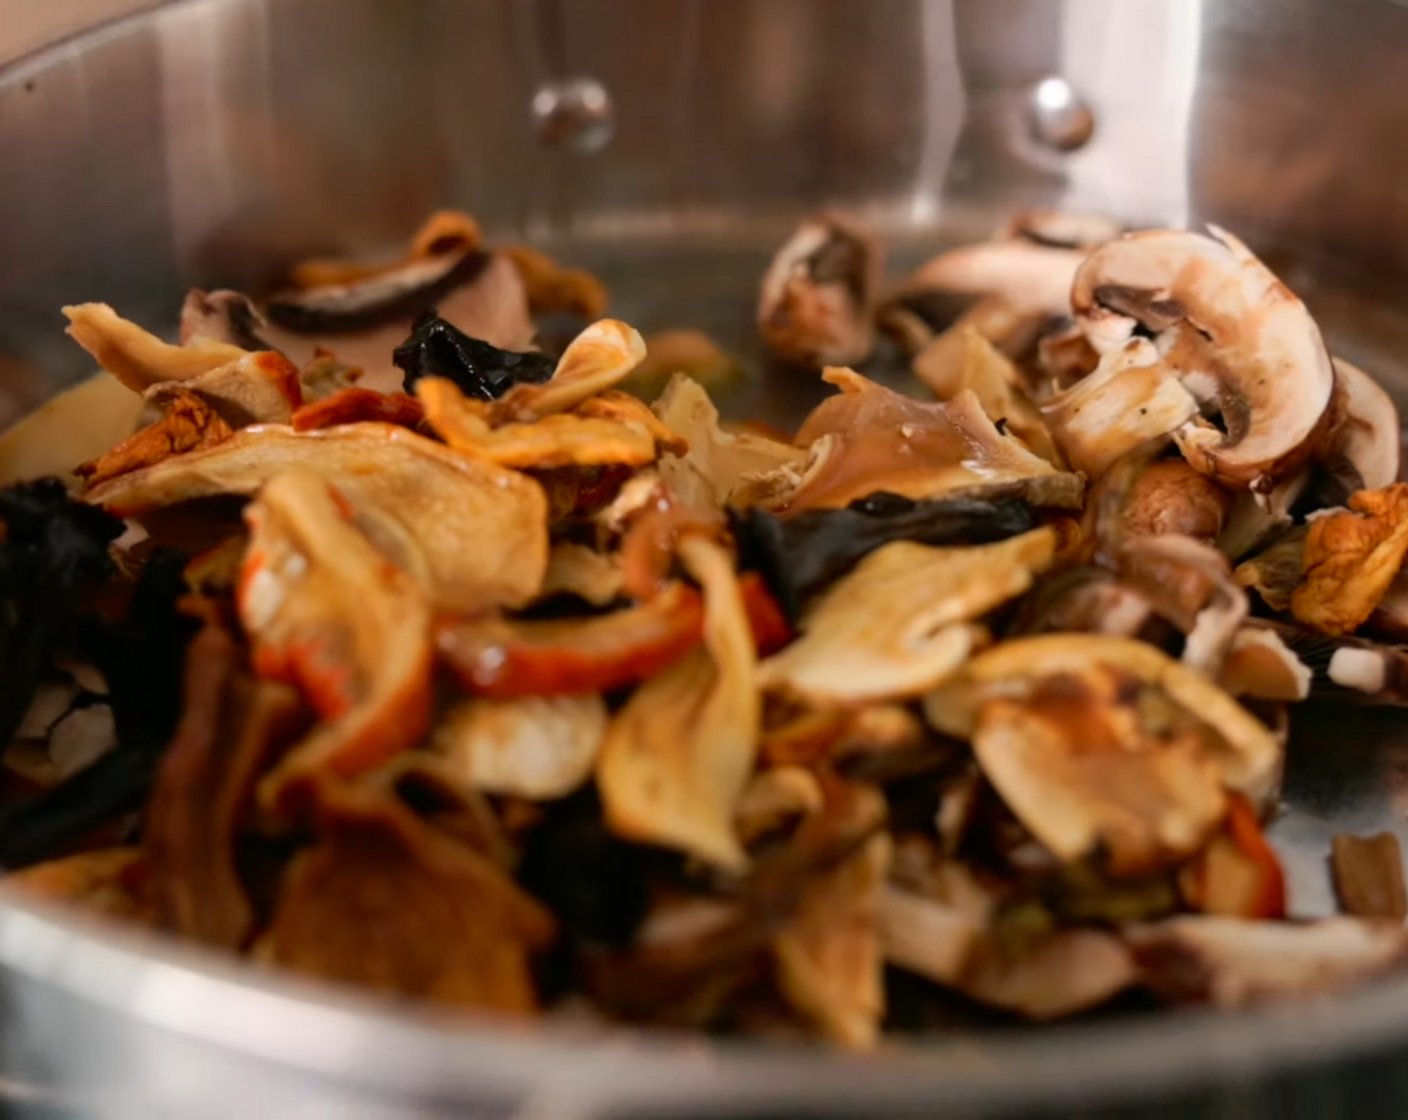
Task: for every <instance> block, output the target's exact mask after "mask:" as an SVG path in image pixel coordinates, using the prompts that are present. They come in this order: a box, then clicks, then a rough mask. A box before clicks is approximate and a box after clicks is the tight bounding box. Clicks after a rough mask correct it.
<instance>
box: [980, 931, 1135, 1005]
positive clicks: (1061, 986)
mask: <svg viewBox="0 0 1408 1120" xmlns="http://www.w3.org/2000/svg"><path fill="white" fill-rule="evenodd" d="M984 948H985V949H986V951H985V952H980V953H979V954H978V959H977V961H976V962H975V964H974V965H973V966H972V968H971V969H970V971H969V973H968V975H967V976H966V977H965V978H964V982H963V984H962V988H961V990H962V991H963V993H964V994H965V995H967V996H968V997H969V998H970V999H975V1000H977V1001H978V1002H980V1003H985V1004H987V1005H988V1006H990V1007H998V1008H1001V1009H1003V1010H1004V1011H1011V1012H1014V1013H1015V1014H1018V1015H1021V1016H1022V1017H1023V1018H1025V1019H1030V1020H1033V1021H1036V1022H1046V1021H1049V1020H1052V1019H1060V1018H1064V1017H1065V1016H1067V1015H1074V1014H1076V1013H1077V1012H1080V1011H1086V1010H1089V1009H1090V1008H1092V1007H1098V1006H1099V1005H1100V1004H1102V1003H1105V1002H1106V1001H1107V1000H1109V999H1112V998H1113V997H1114V996H1117V995H1118V994H1119V993H1120V992H1122V991H1124V990H1125V989H1126V988H1129V987H1131V986H1133V985H1134V984H1136V983H1137V982H1138V980H1139V970H1138V968H1137V967H1136V966H1135V963H1134V959H1133V956H1132V955H1131V953H1130V952H1129V950H1128V949H1127V948H1126V947H1125V946H1124V945H1123V944H1122V943H1121V941H1120V939H1119V938H1118V937H1116V936H1115V935H1114V934H1112V933H1107V932H1105V931H1104V930H1099V929H1065V930H1058V931H1057V932H1055V933H1053V934H1052V935H1051V936H1050V937H1046V938H1041V939H1039V940H1037V941H1036V943H1035V944H1033V945H1031V946H1030V947H1027V948H1026V949H1025V951H1023V952H1020V953H1018V954H1017V955H1016V956H1015V957H1011V956H1008V955H1005V954H1004V953H1003V952H1002V951H1001V950H1000V949H997V948H995V947H992V946H984Z"/></svg>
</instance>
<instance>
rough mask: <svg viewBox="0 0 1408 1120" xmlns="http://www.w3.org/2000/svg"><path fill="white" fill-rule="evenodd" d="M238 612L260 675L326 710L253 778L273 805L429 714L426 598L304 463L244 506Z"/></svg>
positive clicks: (390, 748)
mask: <svg viewBox="0 0 1408 1120" xmlns="http://www.w3.org/2000/svg"><path fill="white" fill-rule="evenodd" d="M245 519H246V521H248V522H249V526H250V544H249V551H248V553H247V554H246V556H245V562H244V568H243V571H242V573H241V576H240V587H239V594H238V607H239V615H240V622H241V623H242V624H243V626H244V629H245V632H246V633H247V634H248V635H249V638H250V641H251V644H252V645H253V649H254V653H253V659H254V667H255V670H256V672H258V673H259V675H261V676H264V677H268V678H270V679H273V680H280V681H285V682H287V683H289V684H293V685H295V686H297V687H298V689H299V690H300V691H301V692H302V693H303V694H304V696H305V697H306V698H307V700H308V702H309V703H310V704H311V705H312V707H313V708H315V709H316V710H317V712H318V714H319V715H320V716H321V717H322V722H321V723H320V724H319V725H318V726H317V727H315V728H314V729H313V731H312V732H311V733H310V734H309V735H308V736H307V737H305V738H304V739H303V740H301V741H300V742H299V743H298V744H297V745H296V746H295V747H294V748H293V749H292V750H291V751H290V752H289V753H288V754H287V755H285V756H284V757H283V759H282V760H281V761H280V762H279V764H278V765H277V766H276V767H275V768H274V769H273V770H272V771H271V772H270V773H269V774H268V775H267V776H266V777H265V778H264V779H263V781H262V783H261V784H260V790H259V797H260V801H261V804H262V805H264V806H265V807H266V808H268V809H271V810H273V811H275V812H276V813H279V812H283V811H289V810H292V809H295V808H300V807H302V799H304V798H306V796H307V795H308V794H309V793H312V794H314V795H315V796H316V795H317V794H318V792H319V791H320V790H321V789H322V787H324V786H325V785H326V784H327V783H328V782H329V781H336V780H339V779H348V778H354V777H357V776H359V775H362V774H366V773H368V772H370V771H372V770H374V769H376V767H377V766H379V765H380V764H381V763H383V762H385V761H386V760H387V759H389V758H392V757H394V756H395V755H397V754H399V753H400V752H402V751H404V750H407V749H409V748H410V747H412V746H414V745H415V744H416V743H417V742H418V741H419V740H420V738H421V736H422V735H423V734H425V732H426V730H427V729H428V728H429V725H430V702H431V670H432V664H433V657H432V649H431V641H430V604H429V601H428V600H427V598H426V595H425V592H424V590H423V589H422V588H421V586H420V585H419V583H417V581H416V580H415V579H413V578H412V577H411V576H409V575H407V574H406V573H405V572H404V571H402V570H401V569H400V568H398V567H396V566H395V565H394V564H392V563H391V562H390V561H389V560H387V558H386V556H385V555H384V554H383V553H382V552H380V551H379V550H378V549H377V548H376V547H375V546H374V545H373V544H372V543H371V541H369V540H368V539H367V538H366V537H365V536H363V535H362V534H361V533H360V532H358V530H357V529H356V528H355V527H354V526H353V524H352V523H351V521H350V520H349V519H348V516H347V513H346V504H345V502H344V501H343V500H342V499H340V498H339V496H338V494H337V492H336V491H335V490H334V489H333V488H332V487H331V486H330V485H329V484H328V483H327V482H326V481H325V480H323V479H322V478H320V477H318V476H317V475H315V474H312V473H310V472H309V471H306V470H296V469H295V470H289V471H286V472H285V473H283V474H280V475H278V476H276V477H275V478H274V479H272V480H271V481H270V482H269V483H268V485H266V486H265V487H264V488H263V490H262V491H261V492H260V494H259V497H258V498H257V499H256V500H255V501H254V502H252V503H251V504H250V506H249V507H248V509H247V510H246V512H245Z"/></svg>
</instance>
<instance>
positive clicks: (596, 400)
mask: <svg viewBox="0 0 1408 1120" xmlns="http://www.w3.org/2000/svg"><path fill="white" fill-rule="evenodd" d="M415 392H416V396H417V397H418V398H419V399H420V401H421V403H422V404H424V405H425V418H426V420H427V421H428V422H429V424H430V426H431V427H432V428H434V429H435V431H436V433H437V434H438V435H439V436H440V437H441V438H442V439H443V440H444V441H445V442H446V443H448V444H449V445H450V446H451V447H453V448H454V449H455V450H456V451H463V452H465V453H466V454H469V455H473V456H475V457H476V458H480V459H485V460H487V461H489V462H491V463H497V464H499V465H500V466H503V467H513V468H518V469H528V468H532V469H537V470H548V469H552V468H556V467H602V466H623V467H643V466H646V465H648V464H650V463H653V462H654V461H655V458H656V456H657V454H658V448H657V439H658V438H659V437H661V436H662V435H663V436H665V437H669V438H672V436H671V433H668V432H664V431H663V430H662V429H661V427H660V425H659V422H658V421H657V420H656V419H655V416H654V414H653V413H651V412H650V410H649V409H647V408H646V407H645V405H643V404H641V402H639V401H637V400H636V399H635V398H634V397H625V398H624V400H625V401H629V402H630V404H625V403H623V401H619V400H615V399H613V398H611V397H607V399H605V400H603V398H602V397H600V396H598V397H593V398H592V399H591V400H590V401H587V402H584V403H583V404H582V405H581V406H579V409H578V411H576V412H559V413H555V414H553V415H550V416H544V417H542V418H541V419H538V420H534V421H532V422H530V423H507V424H501V425H499V426H497V427H495V426H492V425H491V424H490V421H489V417H490V416H491V415H492V406H491V405H489V404H488V403H487V402H481V401H475V400H470V399H469V398H467V397H466V396H465V395H464V393H463V392H461V391H460V389H459V387H458V386H457V385H455V383H454V382H452V381H449V380H447V379H445V378H443V377H422V378H421V379H420V380H418V381H417V382H416V384H415ZM592 406H595V408H593V407H592ZM593 412H595V414H593Z"/></svg>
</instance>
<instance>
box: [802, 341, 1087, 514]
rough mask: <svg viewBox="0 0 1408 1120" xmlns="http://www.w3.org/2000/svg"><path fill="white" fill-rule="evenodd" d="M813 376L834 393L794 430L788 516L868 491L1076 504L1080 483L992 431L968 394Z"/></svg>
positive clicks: (850, 374)
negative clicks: (915, 392)
mask: <svg viewBox="0 0 1408 1120" xmlns="http://www.w3.org/2000/svg"><path fill="white" fill-rule="evenodd" d="M823 380H825V381H827V382H829V383H830V384H832V385H835V386H837V387H838V388H839V389H840V392H839V393H837V394H836V395H834V396H832V397H829V398H827V399H826V400H825V401H823V402H822V403H821V404H820V405H818V406H817V407H816V409H814V410H813V412H812V414H811V415H810V416H809V417H808V418H807V421H806V423H805V424H803V425H802V429H801V431H800V432H799V433H798V435H797V442H798V443H799V444H801V445H803V446H809V447H810V458H809V461H808V463H807V464H806V466H805V467H804V469H803V472H802V475H801V477H800V480H799V482H798V485H797V486H796V488H795V490H793V491H792V492H791V493H790V494H789V495H787V496H786V499H785V507H786V509H787V510H788V511H789V512H800V511H802V510H805V509H840V508H842V507H844V506H847V505H849V504H850V503H851V502H853V501H855V500H856V499H857V498H864V497H868V496H869V495H871V494H874V493H876V492H877V491H886V492H888V493H892V494H899V495H902V496H903V497H906V498H914V499H916V500H917V499H923V498H934V497H938V496H940V495H955V494H959V493H966V494H971V495H973V496H974V497H984V496H996V493H997V492H999V491H1000V492H1001V494H1002V495H1003V496H1010V497H1020V498H1024V499H1025V500H1027V501H1029V502H1030V503H1031V504H1033V505H1040V506H1055V507H1061V508H1072V509H1074V508H1078V507H1079V506H1080V504H1081V500H1082V497H1083V495H1084V491H1085V482H1084V479H1083V478H1082V477H1081V476H1080V475H1077V474H1071V473H1069V472H1065V471H1058V470H1057V469H1056V468H1055V467H1054V466H1052V465H1051V464H1050V463H1048V462H1047V461H1046V460H1045V459H1043V458H1041V456H1039V455H1036V454H1033V453H1032V452H1031V451H1030V450H1028V448H1027V447H1026V446H1025V445H1023V444H1022V443H1021V442H1020V441H1019V440H1017V439H1015V438H1014V437H1013V436H1011V435H1007V434H1004V433H1002V432H1000V431H999V430H998V429H997V427H996V426H995V425H994V424H993V422H992V420H991V419H990V418H989V417H988V415H987V414H986V413H985V412H984V411H983V407H982V405H981V404H980V403H979V401H978V398H977V396H976V395H975V394H974V393H973V392H972V391H970V390H967V389H965V390H961V391H960V392H958V393H957V394H956V395H955V396H954V397H953V399H952V400H950V401H946V402H941V403H940V402H933V401H920V400H915V399H913V398H911V397H906V396H903V395H902V394H900V393H896V392H894V391H892V390H890V389H886V388H884V387H883V386H881V385H877V384H876V383H875V382H874V381H871V380H869V379H868V378H865V377H862V376H861V375H860V374H858V373H855V372H854V371H852V370H847V369H830V370H827V371H826V373H825V375H824V377H823Z"/></svg>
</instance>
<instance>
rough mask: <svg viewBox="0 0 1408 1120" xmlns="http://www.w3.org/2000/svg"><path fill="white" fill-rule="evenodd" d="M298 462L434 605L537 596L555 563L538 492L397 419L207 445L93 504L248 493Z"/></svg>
mask: <svg viewBox="0 0 1408 1120" xmlns="http://www.w3.org/2000/svg"><path fill="white" fill-rule="evenodd" d="M292 468H302V469H305V470H308V471H311V472H313V473H314V474H317V475H318V476H319V477H321V478H323V479H324V480H325V481H327V482H330V483H332V484H334V485H335V486H336V487H337V489H338V493H339V494H341V495H342V496H343V497H344V498H345V499H346V500H347V502H348V503H349V504H350V505H351V507H352V510H353V512H354V514H355V515H356V518H357V523H358V526H359V527H360V528H361V529H362V530H363V531H364V532H366V533H367V535H368V536H369V537H370V538H371V539H372V541H373V542H374V543H375V544H376V545H377V546H378V547H379V548H381V549H382V550H383V551H384V552H385V553H386V554H387V555H388V556H389V557H390V558H391V559H392V560H393V561H395V562H396V563H397V564H399V565H400V566H401V567H403V568H405V569H406V570H407V571H408V572H410V573H411V574H412V575H414V576H415V577H416V578H417V579H419V580H421V581H422V582H423V583H424V585H425V586H426V587H427V589H428V590H429V592H430V595H431V598H432V600H433V602H434V604H435V606H436V608H437V609H439V610H446V611H464V612H471V611H475V610H482V609H483V608H485V607H490V606H498V605H503V606H510V607H520V606H524V605H526V604H527V603H528V602H529V601H530V600H531V599H532V598H533V597H534V596H535V595H536V594H537V593H538V589H539V587H540V586H541V584H542V580H543V573H544V571H545V570H546V568H547V559H548V531H547V499H546V497H545V495H544V494H543V490H542V487H541V486H539V485H538V484H537V483H536V482H534V481H533V480H532V479H530V478H528V477H527V476H526V475H521V474H518V473H517V472H515V471H510V470H505V469H504V468H501V467H498V466H495V465H494V464H492V463H487V462H484V461H483V460H480V459H475V458H471V457H467V456H464V455H460V454H458V453H456V452H454V451H452V450H450V449H449V448H447V447H445V446H444V445H443V444H439V443H436V442H435V441H433V440H429V439H425V438H424V437H422V436H418V435H416V434H415V433H413V432H410V431H408V430H406V429H405V428H401V427H397V426H396V425H392V424H378V423H362V424H346V425H341V426H339V427H335V428H326V429H321V430H317V431H310V432H295V431H293V430H292V429H290V428H285V427H279V426H273V425H271V426H267V427H254V428H246V429H244V430H243V431H239V432H236V433H235V434H234V435H233V436H232V437H231V438H229V439H227V440H225V441H224V442H223V443H221V444H220V445H219V446H217V447H213V448H211V449H209V450H207V451H193V452H189V453H188V454H185V455H180V456H176V457H174V458H171V459H167V460H165V461H164V462H161V463H157V464H156V465H154V466H151V467H146V468H143V469H141V470H136V471H132V472H130V473H128V474H124V475H122V476H120V477H118V478H115V479H113V480H112V481H110V482H107V483H104V484H103V485H101V486H98V487H95V488H94V489H93V490H91V491H89V493H88V494H87V495H86V498H85V500H87V501H88V502H90V503H92V504H94V505H100V506H103V507H104V508H105V509H107V510H109V511H110V512H112V513H117V514H118V515H119V516H122V517H140V516H141V515H143V514H145V513H150V512H152V511H154V510H158V509H161V508H163V507H165V506H170V505H174V504H176V503H178V502H184V501H189V500H191V499H194V498H208V497H214V496H216V495H221V494H237V495H243V496H251V495H253V494H255V493H257V492H258V491H259V489H260V488H261V487H262V486H263V485H264V484H265V483H267V482H268V481H269V480H270V479H272V478H273V477H275V476H276V475H279V474H282V473H283V472H284V471H287V470H290V469H292ZM466 541H473V542H475V547H473V548H466V547H465V542H466Z"/></svg>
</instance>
